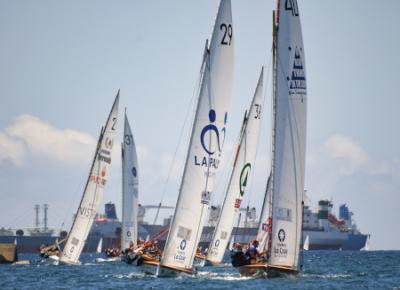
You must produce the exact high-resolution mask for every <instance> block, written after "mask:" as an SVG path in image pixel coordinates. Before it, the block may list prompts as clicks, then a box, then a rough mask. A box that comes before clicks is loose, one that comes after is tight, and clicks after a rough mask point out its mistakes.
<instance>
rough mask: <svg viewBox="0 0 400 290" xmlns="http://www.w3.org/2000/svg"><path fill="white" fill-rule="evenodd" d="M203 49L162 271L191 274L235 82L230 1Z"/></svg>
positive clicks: (221, 8)
mask: <svg viewBox="0 0 400 290" xmlns="http://www.w3.org/2000/svg"><path fill="white" fill-rule="evenodd" d="M211 35H212V36H211V40H210V42H209V43H208V46H207V43H206V49H205V53H204V58H203V63H202V69H201V74H202V76H201V82H200V86H199V91H198V100H197V106H196V112H195V116H194V121H193V126H192V133H191V137H190V143H189V147H188V151H187V156H186V162H185V167H184V173H183V177H182V180H181V185H180V188H179V196H178V201H177V205H176V208H175V213H174V217H173V221H172V225H171V230H170V232H169V235H168V238H167V242H166V245H165V248H164V253H163V257H162V259H161V263H160V265H161V266H162V267H163V266H164V267H169V268H174V269H191V268H192V267H193V259H194V256H195V253H196V249H197V245H198V242H199V239H200V236H201V232H202V229H203V226H204V223H205V220H206V216H207V212H208V207H209V203H210V198H211V194H212V192H213V187H214V178H215V174H216V172H217V170H218V166H219V162H220V158H221V154H222V151H223V147H224V142H225V135H226V128H227V122H228V111H229V108H230V101H231V93H232V81H233V26H232V12H231V1H230V0H222V1H221V2H220V5H219V9H218V13H217V17H216V20H215V24H214V29H213V32H212V34H211Z"/></svg>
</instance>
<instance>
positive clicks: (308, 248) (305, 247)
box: [303, 235, 310, 251]
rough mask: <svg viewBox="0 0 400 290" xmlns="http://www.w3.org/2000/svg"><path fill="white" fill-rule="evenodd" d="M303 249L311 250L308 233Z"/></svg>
mask: <svg viewBox="0 0 400 290" xmlns="http://www.w3.org/2000/svg"><path fill="white" fill-rule="evenodd" d="M303 250H304V251H308V250H310V236H308V235H307V236H306V239H305V240H304V244H303Z"/></svg>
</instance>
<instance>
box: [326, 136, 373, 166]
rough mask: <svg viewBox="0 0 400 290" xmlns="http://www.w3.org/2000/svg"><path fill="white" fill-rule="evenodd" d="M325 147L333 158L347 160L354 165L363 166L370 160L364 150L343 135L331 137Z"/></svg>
mask: <svg viewBox="0 0 400 290" xmlns="http://www.w3.org/2000/svg"><path fill="white" fill-rule="evenodd" d="M324 146H325V148H326V150H327V151H328V153H329V155H330V156H331V157H333V158H344V159H347V160H349V161H351V162H352V164H354V165H363V164H365V163H366V162H367V160H368V157H367V154H366V152H365V151H364V149H363V148H362V147H361V146H360V145H358V144H357V143H355V142H354V141H352V140H351V139H350V138H348V137H346V136H343V135H333V136H331V137H329V139H328V140H327V141H326V142H325V144H324Z"/></svg>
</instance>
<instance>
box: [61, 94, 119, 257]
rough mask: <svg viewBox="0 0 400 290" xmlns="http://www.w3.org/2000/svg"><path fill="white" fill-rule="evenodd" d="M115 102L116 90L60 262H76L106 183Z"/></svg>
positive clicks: (117, 97) (111, 145)
mask: <svg viewBox="0 0 400 290" xmlns="http://www.w3.org/2000/svg"><path fill="white" fill-rule="evenodd" d="M118 103H119V90H118V93H117V96H116V98H115V101H114V103H113V106H112V108H111V111H110V114H109V115H108V118H107V122H106V125H105V126H104V128H103V129H102V131H101V134H100V137H99V140H98V143H97V145H96V151H95V156H94V158H93V162H92V165H91V168H90V171H89V177H88V179H87V182H86V185H85V189H84V191H83V194H82V199H81V201H80V204H79V207H78V210H77V212H76V214H75V217H74V221H73V224H72V227H71V230H70V232H69V234H68V238H67V241H66V243H65V246H64V249H63V251H62V252H61V253H60V261H61V262H63V263H66V264H78V263H79V257H80V254H81V252H82V250H83V247H84V245H85V241H86V238H87V236H88V234H89V231H90V228H91V226H92V224H93V221H94V218H95V217H96V214H97V209H98V206H99V204H100V201H101V198H102V195H103V190H104V187H105V185H106V182H107V177H108V169H109V165H110V164H111V153H112V148H113V145H114V137H115V131H116V125H117V117H118Z"/></svg>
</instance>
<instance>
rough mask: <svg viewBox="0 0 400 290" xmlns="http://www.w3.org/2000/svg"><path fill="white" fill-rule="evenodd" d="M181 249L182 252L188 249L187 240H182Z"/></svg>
mask: <svg viewBox="0 0 400 290" xmlns="http://www.w3.org/2000/svg"><path fill="white" fill-rule="evenodd" d="M179 249H181V250H182V251H183V250H185V249H186V240H182V241H181V243H180V244H179Z"/></svg>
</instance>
